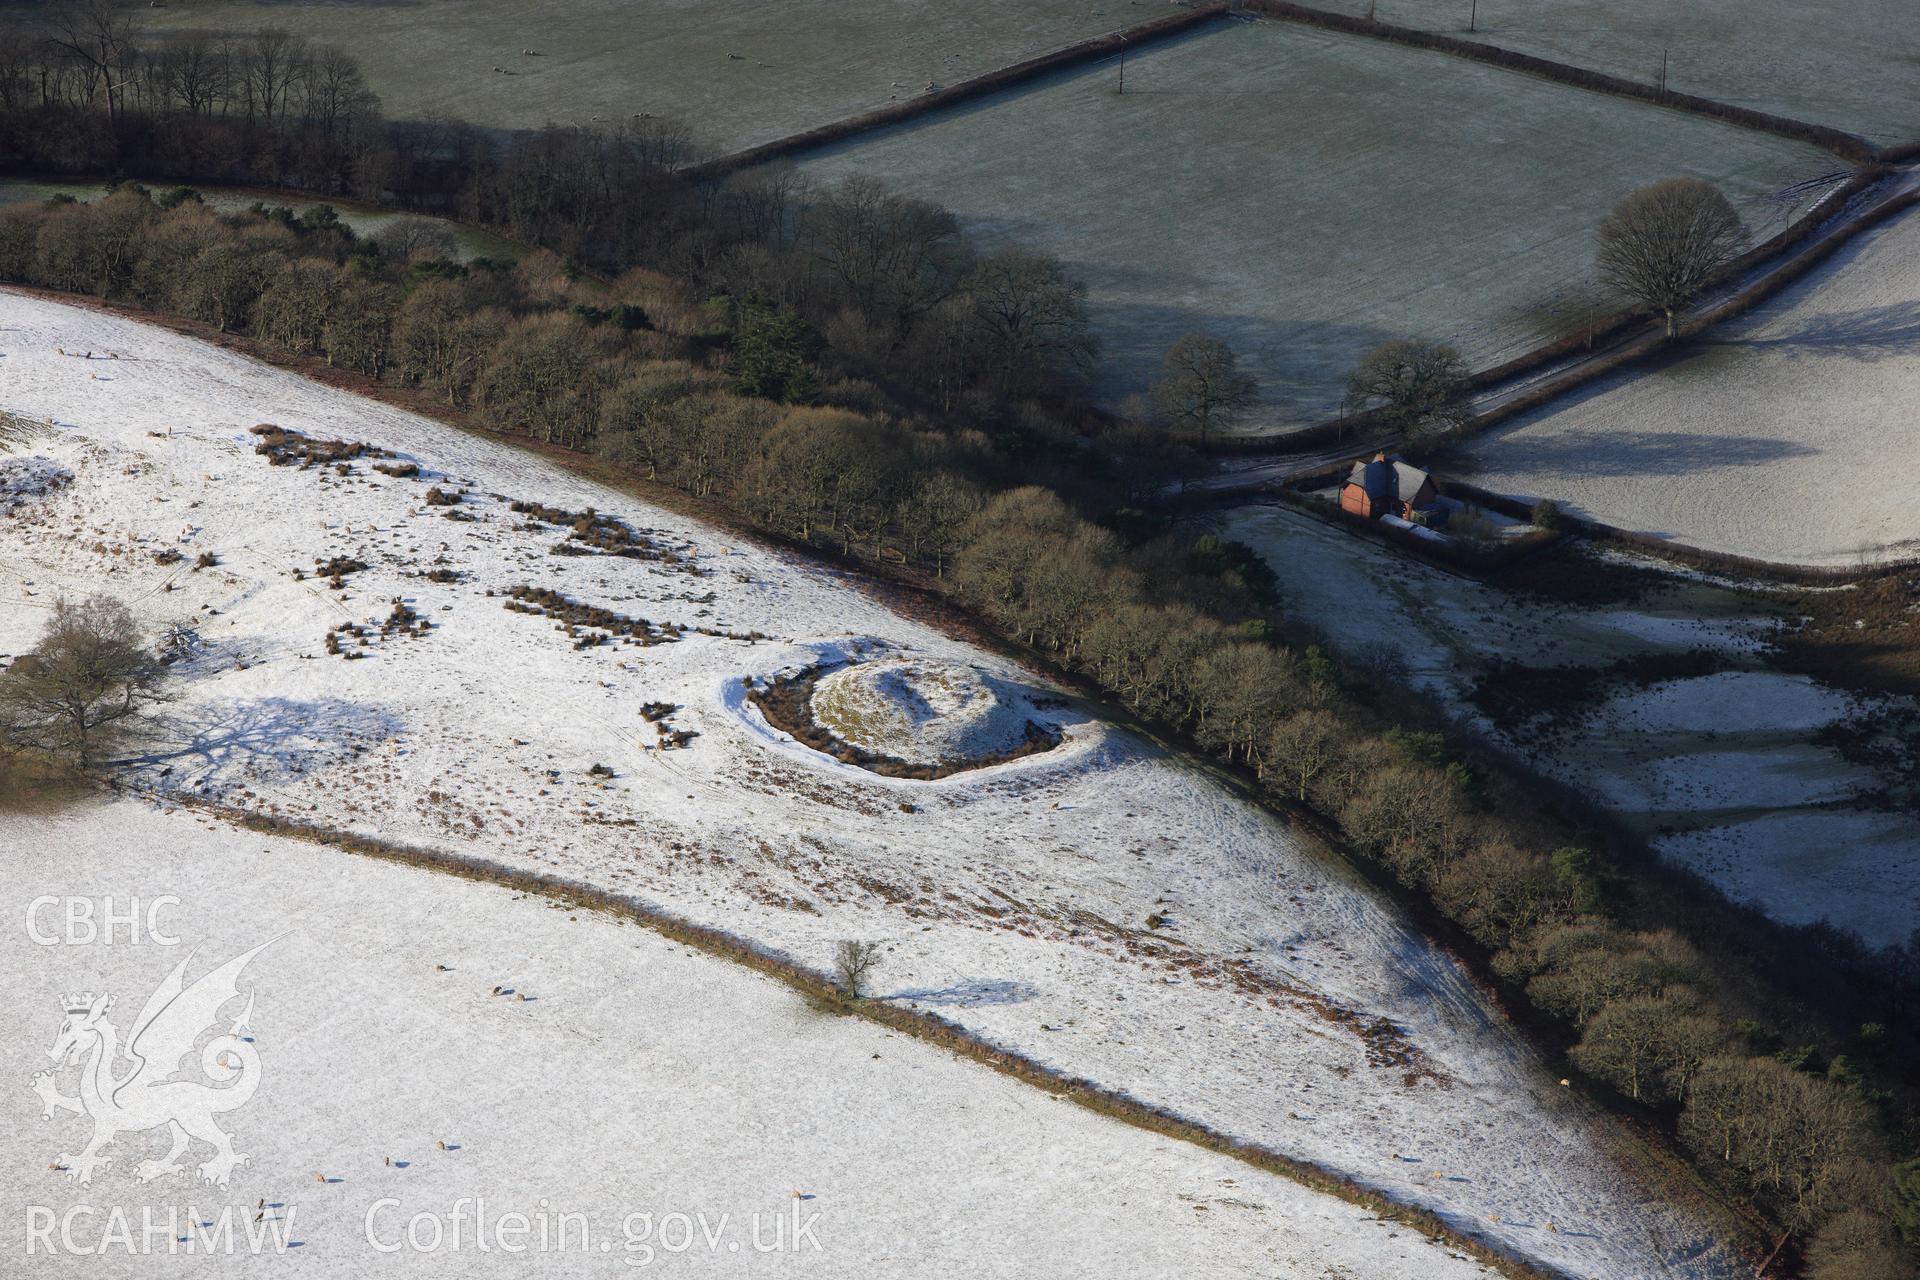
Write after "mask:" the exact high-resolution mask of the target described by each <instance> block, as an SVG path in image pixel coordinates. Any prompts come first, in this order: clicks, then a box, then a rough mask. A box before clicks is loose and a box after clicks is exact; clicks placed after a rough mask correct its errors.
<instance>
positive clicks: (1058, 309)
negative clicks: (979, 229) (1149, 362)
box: [961, 249, 1095, 394]
mask: <svg viewBox="0 0 1920 1280" xmlns="http://www.w3.org/2000/svg"><path fill="white" fill-rule="evenodd" d="M961 288H962V290H963V291H964V292H965V293H966V295H967V298H968V300H969V302H970V303H971V304H972V309H973V315H974V319H975V321H976V322H977V323H978V325H979V329H980V335H981V337H982V339H983V340H984V346H985V349H986V352H987V353H988V356H989V363H990V364H992V365H993V366H994V367H996V368H997V369H998V372H999V381H1000V388H1001V390H1002V391H1003V392H1005V393H1007V394H1013V393H1015V392H1018V391H1021V390H1023V389H1026V388H1030V387H1033V386H1036V385H1038V384H1040V383H1044V382H1045V381H1046V380H1048V379H1050V378H1053V377H1057V376H1060V375H1063V374H1067V373H1071V372H1074V371H1077V370H1079V369H1081V368H1082V367H1084V366H1085V365H1086V364H1087V363H1088V362H1090V361H1091V360H1092V359H1093V355H1094V351H1095V343H1094V340H1093V335H1092V334H1091V333H1090V332H1089V331H1088V320H1087V287H1086V286H1085V285H1084V284H1081V283H1080V282H1079V281H1078V280H1075V279H1074V278H1073V277H1072V276H1069V275H1068V274H1067V272H1066V268H1065V267H1063V266H1062V265H1061V264H1060V261H1059V259H1057V258H1054V257H1051V256H1049V255H1047V254H1044V253H1035V252H1033V251H1032V250H1028V249H1001V250H999V251H998V252H996V253H993V254H990V255H988V256H987V257H986V258H984V259H982V260H981V262H980V265H979V266H977V267H975V268H974V270H973V271H972V272H970V273H969V274H968V275H967V278H966V280H965V281H963V282H962V285H961Z"/></svg>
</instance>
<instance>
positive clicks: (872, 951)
mask: <svg viewBox="0 0 1920 1280" xmlns="http://www.w3.org/2000/svg"><path fill="white" fill-rule="evenodd" d="M879 964H880V944H879V943H877V942H856V941H854V940H853V939H851V938H849V939H848V940H847V941H845V942H842V943H841V944H840V945H839V946H837V947H835V948H834V950H833V970H834V973H835V974H836V975H838V977H839V979H840V989H841V990H842V991H844V992H846V993H847V994H848V995H850V996H853V997H854V998H856V999H858V998H859V997H860V996H861V995H862V994H864V993H865V991H866V987H867V978H868V976H869V975H871V974H872V973H873V971H874V969H875V968H877V967H878V966H879Z"/></svg>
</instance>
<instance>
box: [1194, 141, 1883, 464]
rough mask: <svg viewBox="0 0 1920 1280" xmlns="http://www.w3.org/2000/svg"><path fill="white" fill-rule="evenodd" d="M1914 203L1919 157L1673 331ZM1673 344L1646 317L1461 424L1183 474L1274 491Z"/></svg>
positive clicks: (1804, 268)
mask: <svg viewBox="0 0 1920 1280" xmlns="http://www.w3.org/2000/svg"><path fill="white" fill-rule="evenodd" d="M1915 205H1920V161H1909V162H1907V163H1906V164H1905V165H1904V166H1902V167H1901V168H1900V169H1898V170H1896V171H1895V172H1894V173H1892V174H1890V175H1888V176H1887V177H1885V178H1883V179H1881V180H1880V181H1879V182H1878V183H1876V184H1875V185H1874V186H1872V187H1869V188H1867V189H1866V190H1863V191H1860V192H1857V193H1855V194H1854V195H1853V196H1852V197H1850V198H1849V199H1848V200H1846V202H1845V203H1844V204H1843V205H1842V206H1841V208H1840V209H1839V210H1837V211H1835V212H1834V213H1832V214H1830V215H1828V216H1826V217H1825V218H1824V219H1823V220H1822V221H1821V223H1820V224H1819V225H1818V226H1817V227H1816V228H1815V229H1814V230H1813V231H1812V232H1811V233H1810V234H1808V235H1805V236H1803V237H1801V238H1800V239H1799V240H1798V241H1797V242H1796V243H1795V244H1793V245H1791V246H1789V247H1787V248H1786V249H1784V250H1783V251H1782V252H1780V253H1777V254H1775V255H1774V256H1772V257H1770V258H1768V259H1766V260H1765V261H1764V262H1761V263H1758V264H1756V265H1754V266H1753V267H1752V268H1750V269H1749V270H1747V271H1746V272H1743V273H1739V274H1736V275H1733V276H1731V277H1729V278H1728V279H1726V280H1724V281H1722V282H1720V283H1719V284H1718V285H1715V286H1714V287H1713V288H1711V289H1709V290H1708V291H1707V292H1706V293H1705V294H1703V295H1702V296H1701V297H1700V298H1699V299H1698V300H1696V301H1695V302H1694V303H1693V304H1692V305H1691V306H1690V307H1689V308H1688V309H1687V310H1686V311H1685V312H1684V313H1683V314H1682V315H1681V316H1680V317H1678V319H1679V323H1680V337H1681V338H1682V339H1687V338H1693V337H1697V336H1699V335H1700V334H1702V333H1705V332H1707V331H1709V330H1711V329H1712V328H1713V327H1714V326H1716V325H1719V324H1723V323H1725V322H1726V321H1728V320H1731V319H1733V318H1735V317H1736V316H1739V315H1742V314H1745V313H1746V312H1747V311H1749V310H1751V309H1752V308H1753V307H1755V306H1757V305H1759V304H1760V303H1762V302H1764V301H1766V300H1767V299H1769V298H1771V297H1773V296H1774V295H1776V294H1778V293H1779V292H1780V291H1781V290H1783V289H1785V288H1787V287H1788V286H1789V285H1791V284H1793V283H1794V282H1795V281H1797V280H1799V279H1800V278H1801V277H1802V276H1803V275H1805V274H1806V273H1807V272H1808V271H1809V270H1811V269H1812V268H1813V267H1815V266H1816V265H1818V264H1819V263H1820V262H1821V261H1822V260H1824V259H1825V258H1826V257H1827V256H1828V255H1829V254H1831V253H1832V252H1833V251H1834V250H1835V249H1837V248H1839V247H1840V246H1841V245H1842V244H1845V243H1846V242H1847V241H1848V240H1850V239H1852V238H1853V237H1854V236H1855V235H1857V234H1859V233H1860V232H1863V231H1866V230H1869V229H1870V228H1872V227H1875V226H1878V225H1879V224H1880V223H1882V222H1885V221H1887V220H1889V219H1891V218H1893V217H1897V216H1899V215H1901V214H1903V213H1906V212H1908V211H1909V210H1911V209H1912V208H1913V207H1914V206H1915ZM1670 345H1671V344H1670V343H1669V341H1668V339H1667V338H1666V336H1665V334H1664V333H1663V332H1662V330H1661V328H1660V327H1659V325H1658V324H1657V323H1655V322H1653V321H1648V322H1646V323H1644V324H1641V325H1635V326H1631V327H1629V328H1627V329H1625V330H1624V331H1623V332H1621V333H1619V334H1618V335H1616V336H1614V337H1613V338H1611V339H1608V340H1606V341H1603V342H1601V343H1598V344H1596V345H1595V346H1594V347H1593V348H1592V349H1591V350H1586V351H1582V352H1580V353H1578V354H1575V355H1569V356H1565V357H1563V358H1561V359H1559V360H1555V361H1551V362H1549V363H1547V364H1544V365H1541V366H1540V367H1537V368H1532V369H1527V370H1525V371H1523V372H1520V373H1517V374H1515V375H1513V376H1512V377H1510V378H1505V379H1501V380H1499V381H1496V382H1493V383H1491V384H1490V385H1487V386H1484V387H1482V388H1480V389H1479V390H1478V391H1476V392H1475V393H1474V395H1473V397H1472V399H1471V400H1470V402H1469V403H1470V405H1471V407H1472V410H1473V416H1472V418H1471V419H1470V420H1469V421H1468V422H1466V423H1465V424H1463V425H1461V426H1459V427H1454V428H1445V429H1441V430H1437V431H1432V432H1429V433H1426V434H1423V435H1420V436H1417V437H1415V438H1413V439H1411V440H1409V439H1403V438H1402V437H1401V436H1399V435H1398V434H1397V433H1394V432H1389V431H1384V430H1376V431H1372V432H1369V433H1367V434H1364V435H1359V436H1356V437H1355V438H1354V439H1352V440H1347V441H1343V442H1338V443H1335V444H1334V445H1332V446H1327V445H1325V444H1323V443H1318V442H1316V443H1310V444H1307V445H1305V446H1303V447H1300V448H1294V449H1289V448H1287V447H1285V445H1284V444H1283V443H1280V442H1276V444H1275V447H1274V450H1273V451H1272V452H1271V453H1269V454H1266V455H1265V456H1264V457H1262V458H1261V459H1260V460H1259V461H1256V462H1251V463H1247V464H1242V465H1237V466H1236V465H1232V464H1229V465H1227V466H1225V467H1223V468H1222V470H1221V472H1220V474H1218V475H1215V476H1212V477H1210V478H1207V479H1204V480H1198V481H1193V482H1190V483H1189V484H1188V485H1187V486H1186V491H1187V492H1189V493H1199V494H1205V495H1207V496H1209V497H1215V498H1218V497H1226V496H1230V495H1236V494H1248V495H1255V494H1264V493H1271V492H1273V491H1274V490H1276V489H1280V488H1283V487H1286V486H1287V485H1289V484H1291V483H1293V482H1296V481H1298V480H1301V479H1304V478H1307V477H1310V476H1314V475H1317V474H1319V473H1322V472H1327V473H1331V472H1333V471H1335V470H1337V469H1338V468H1340V467H1343V466H1345V465H1348V464H1350V463H1352V462H1356V461H1359V460H1361V459H1363V458H1365V457H1367V456H1368V455H1369V454H1372V453H1375V452H1377V451H1380V450H1383V449H1409V448H1411V449H1433V448H1439V447H1444V446H1446V445H1449V444H1452V443H1454V442H1456V441H1458V440H1461V439H1463V438H1465V437H1467V436H1471V435H1475V434H1478V433H1479V432H1481V431H1485V430H1487V429H1488V428H1490V427H1493V426H1497V425H1499V424H1500V423H1502V422H1505V421H1506V420H1507V419H1509V418H1512V417H1515V416H1516V415H1518V414H1520V413H1523V412H1526V411H1529V410H1532V409H1538V408H1541V407H1542V406H1544V405H1546V404H1549V403H1551V402H1552V401H1553V400H1555V399H1557V398H1558V397H1560V396H1562V395H1565V394H1566V393H1567V392H1569V391H1573V390H1575V389H1577V388H1579V387H1582V386H1585V385H1586V384H1587V383H1589V382H1592V381H1593V380H1595V379H1596V378H1599V377H1602V376H1603V375H1605V374H1608V373H1612V372H1614V371H1615V370H1617V369H1619V368H1621V367H1623V366H1625V365H1629V364H1633V363H1635V362H1639V361H1644V360H1646V359H1647V358H1648V357H1650V356H1653V355H1656V354H1658V353H1660V352H1663V351H1666V350H1668V349H1669V348H1670ZM1328 429H1329V427H1328V425H1327V424H1323V425H1322V426H1320V427H1314V428H1309V429H1308V430H1307V431H1306V432H1301V433H1297V434H1300V435H1308V434H1311V435H1313V436H1316V437H1321V438H1324V435H1325V433H1326V431H1327V430H1328Z"/></svg>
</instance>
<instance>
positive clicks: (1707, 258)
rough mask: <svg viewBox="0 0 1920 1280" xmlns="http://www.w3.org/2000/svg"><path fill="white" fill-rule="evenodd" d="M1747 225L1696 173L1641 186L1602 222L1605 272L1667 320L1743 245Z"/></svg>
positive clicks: (1609, 281)
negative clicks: (1694, 176) (1696, 176)
mask: <svg viewBox="0 0 1920 1280" xmlns="http://www.w3.org/2000/svg"><path fill="white" fill-rule="evenodd" d="M1746 243H1747V229H1746V227H1745V226H1744V225H1743V224H1742V223H1741V221H1740V215H1739V214H1738V213H1736V212H1734V208H1733V206H1732V205H1731V204H1729V203H1728V202H1727V198H1726V197H1725V196H1724V195H1722V194H1720V190H1719V188H1717V187H1715V186H1714V185H1713V184H1712V183H1710V182H1706V181H1703V180H1701V179H1699V178H1668V179H1667V180H1665V181H1664V182H1656V183H1654V184H1653V185H1651V186H1646V187H1641V188H1640V189H1639V190H1638V191H1635V192H1634V193H1633V194H1631V195H1629V196H1628V197H1627V198H1626V199H1624V200H1622V201H1621V202H1620V203H1619V204H1617V205H1615V206H1614V209H1613V212H1612V213H1609V214H1608V215H1607V217H1606V220H1605V221H1604V222H1602V223H1601V224H1600V231H1599V254H1598V260H1597V261H1598V267H1599V273H1600V278H1601V279H1602V280H1603V281H1605V282H1606V283H1607V284H1608V285H1610V286H1611V287H1613V288H1615V289H1618V290H1619V291H1620V292H1621V293H1624V294H1626V295H1627V296H1628V297H1630V298H1634V299H1636V300H1638V301H1640V302H1643V303H1645V304H1646V305H1648V306H1650V307H1652V308H1653V309H1654V310H1656V311H1659V312H1661V313H1662V314H1663V315H1665V316H1666V318H1667V336H1668V337H1669V338H1671V337H1672V336H1673V335H1674V331H1675V327H1676V321H1675V313H1676V312H1677V311H1678V310H1679V309H1680V308H1682V307H1684V306H1686V304H1687V303H1688V302H1690V301H1692V300H1693V298H1694V297H1695V296H1697V295H1698V294H1699V292H1700V290H1701V288H1702V287H1703V286H1704V285H1705V284H1706V282H1707V280H1708V279H1709V278H1710V277H1711V276H1712V275H1713V273H1714V272H1716V271H1718V270H1719V269H1720V268H1721V267H1724V266H1725V265H1726V264H1727V263H1729V262H1731V261H1733V259H1735V258H1736V257H1738V256H1739V255H1740V253H1741V251H1742V250H1743V249H1745V248H1746Z"/></svg>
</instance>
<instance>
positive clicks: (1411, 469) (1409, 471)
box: [1347, 458, 1428, 502]
mask: <svg viewBox="0 0 1920 1280" xmlns="http://www.w3.org/2000/svg"><path fill="white" fill-rule="evenodd" d="M1390 462H1391V464H1392V466H1393V480H1394V490H1395V496H1396V497H1397V498H1398V499H1399V501H1401V502H1412V501H1413V500H1414V499H1415V498H1416V497H1418V496H1419V495H1420V486H1421V485H1423V484H1425V483H1426V482H1427V479H1428V477H1427V473H1426V472H1424V471H1422V470H1421V469H1420V468H1418V467H1416V466H1414V465H1413V464H1412V463H1409V462H1402V461H1401V460H1400V459H1398V458H1393V459H1391V460H1390ZM1384 470H1385V468H1384V467H1382V466H1381V464H1380V463H1378V462H1356V463H1354V464H1353V470H1352V471H1351V472H1349V473H1348V475H1347V483H1348V484H1357V485H1359V486H1360V487H1361V488H1362V489H1365V490H1366V491H1367V494H1368V496H1369V497H1376V498H1377V497H1380V496H1382V495H1381V494H1380V493H1379V487H1380V486H1379V481H1380V480H1381V479H1384V478H1385V477H1384V476H1383V475H1382V474H1381V473H1382V472H1383V471H1384ZM1369 472H1371V473H1372V475H1371V477H1370V476H1369V474H1368V473H1369ZM1370 478H1371V479H1373V480H1374V483H1373V484H1368V483H1367V481H1368V480H1369V479H1370Z"/></svg>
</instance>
